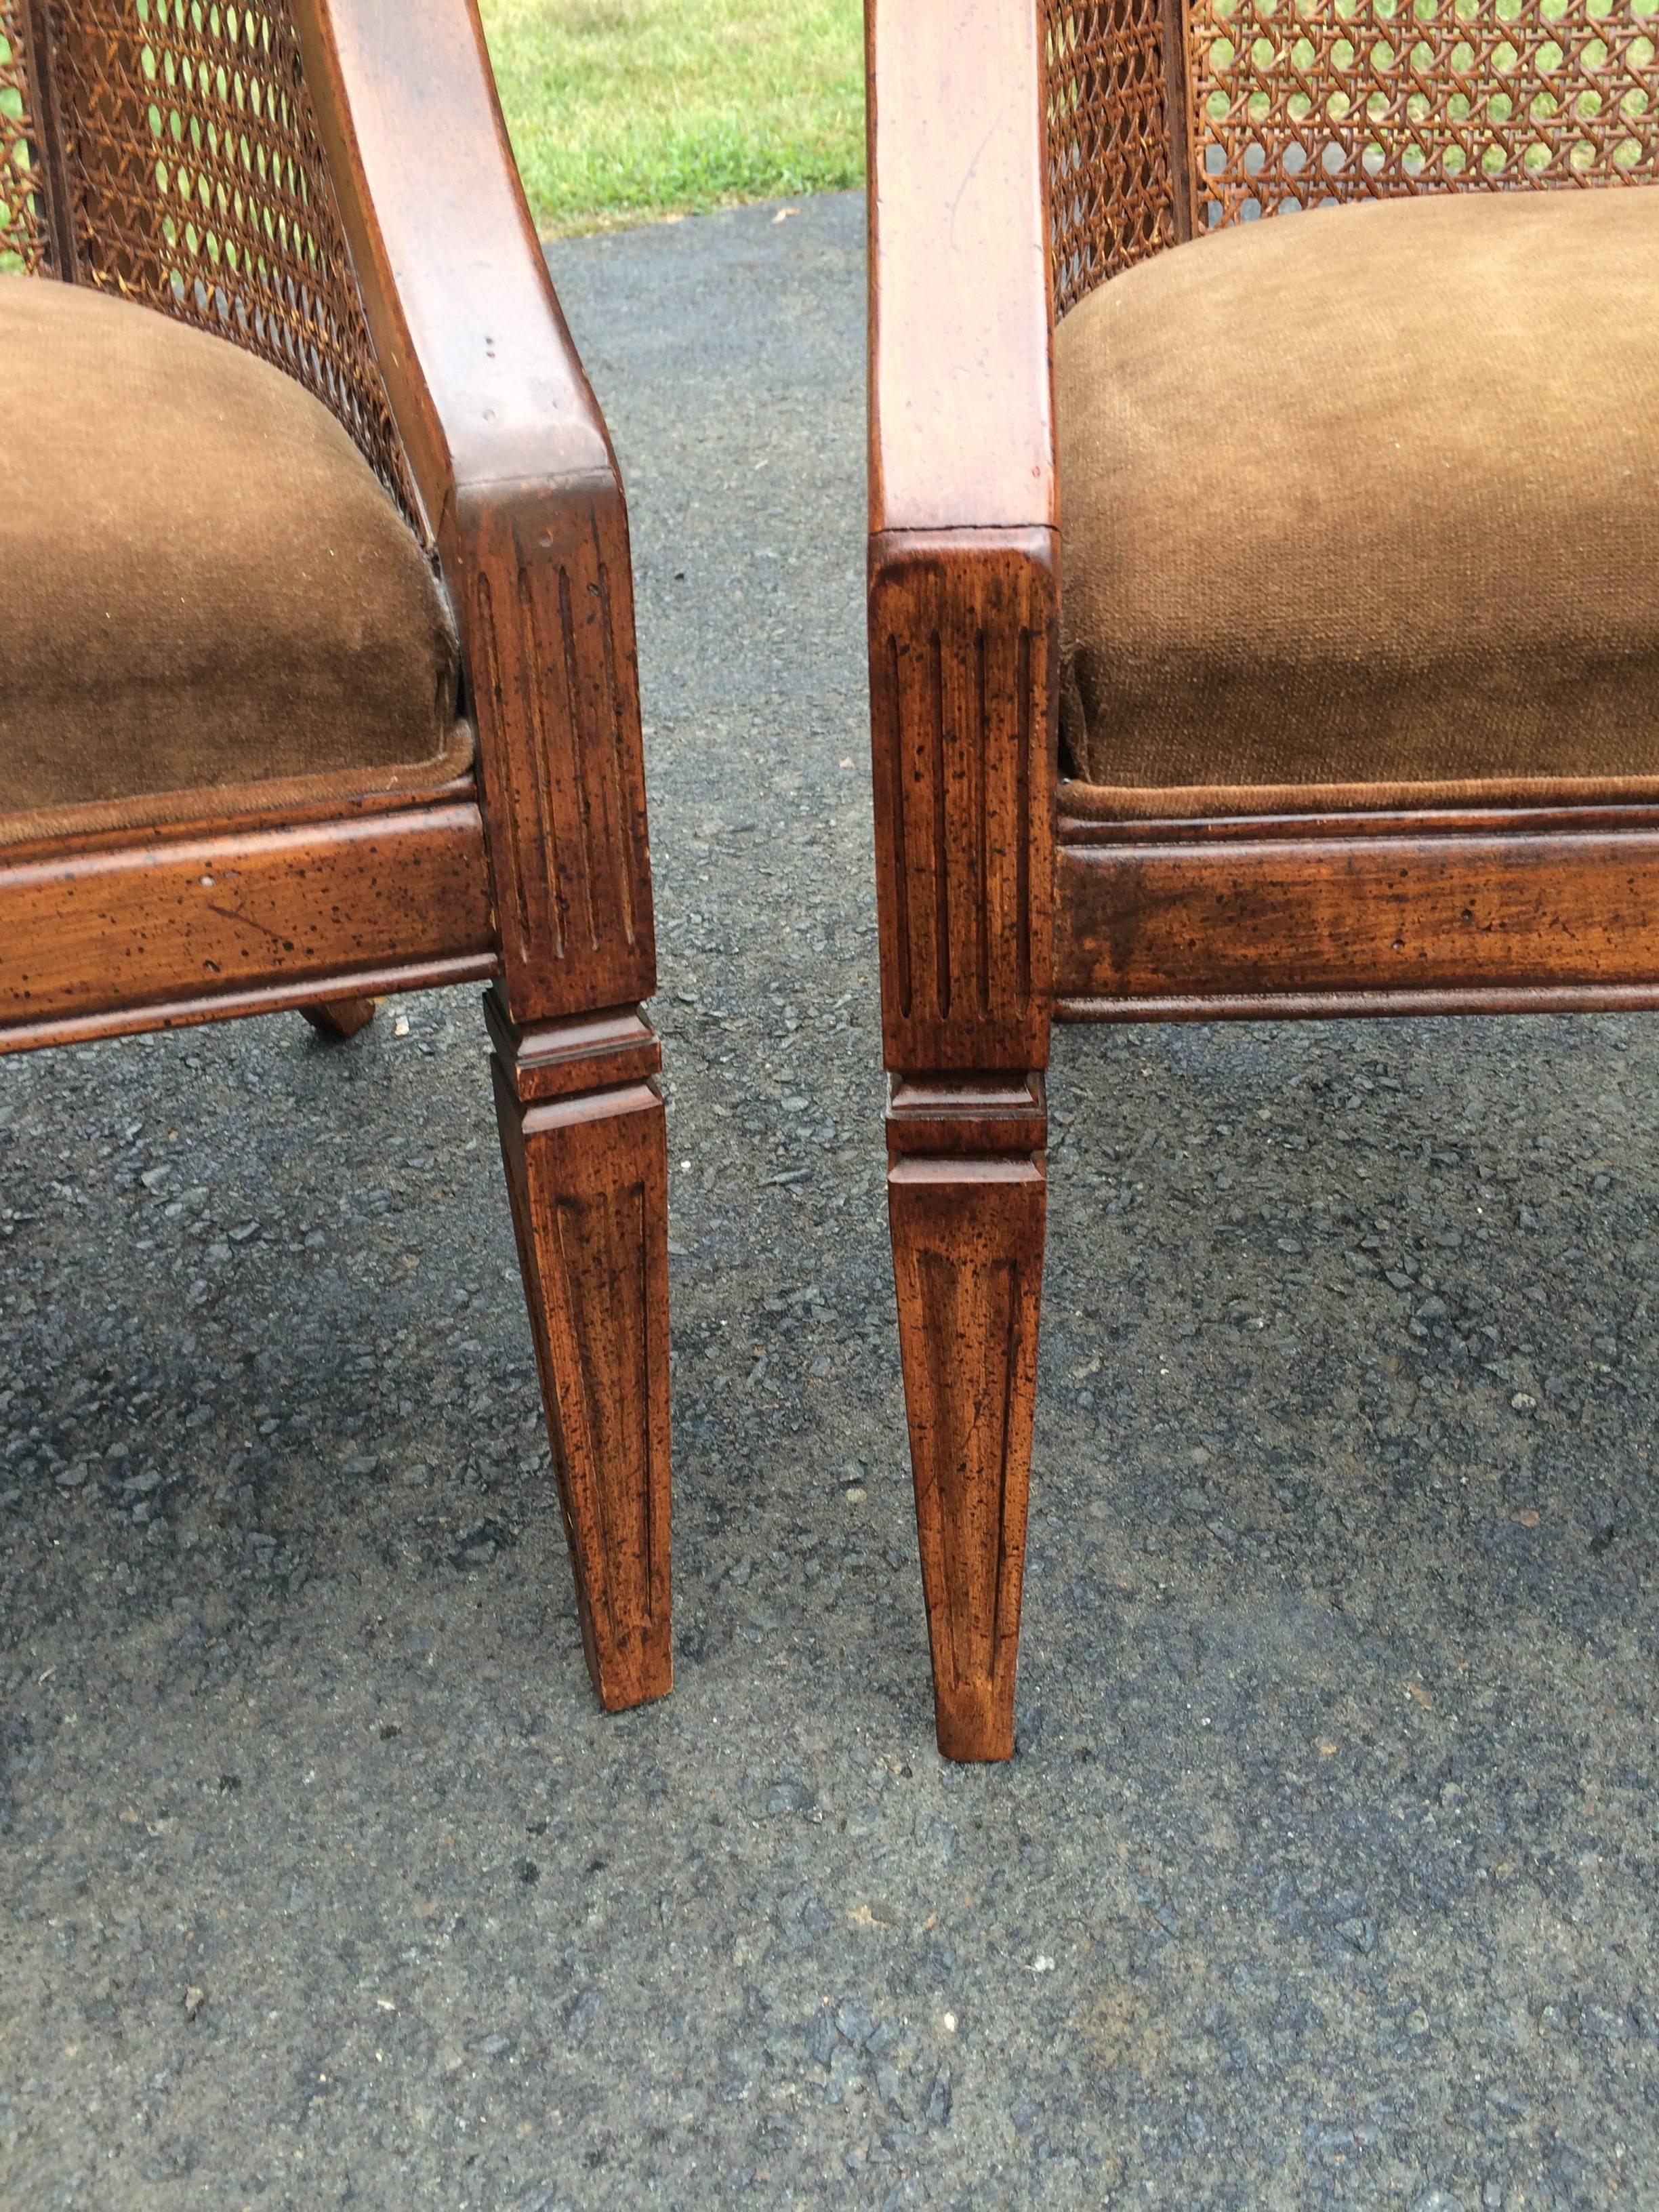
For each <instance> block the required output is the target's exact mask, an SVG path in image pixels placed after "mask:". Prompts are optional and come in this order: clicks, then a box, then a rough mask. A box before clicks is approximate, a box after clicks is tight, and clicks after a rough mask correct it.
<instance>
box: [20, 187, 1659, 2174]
mask: <svg viewBox="0 0 1659 2212" xmlns="http://www.w3.org/2000/svg"><path fill="white" fill-rule="evenodd" d="M552 259H553V265H554V268H555V270H556V276H557V278H558V280H559V283H560V285H561V289H562V294H563V297H564V300H565V302H566V306H567V308H568V313H569V316H570V319H571V322H572V324H573V326H574V330H575V331H576V334H577V337H578V340H579V342H580V344H581V345H582V348H583V350H584V353H585V356H586V361H587V363H588V366H589V368H590V371H591V374H592V379H593V381H594V384H595V386H597V388H598V391H599V395H600V398H601V399H602V401H603V402H604V404H605V407H606V410H607V412H608V414H609V416H610V420H611V424H612V426H613V429H614V432H615V435H616V440H617V447H618V449H619V452H620V454H621V458H622V461H623V467H624V470H625V471H626V474H627V477H628V481H629V489H630V496H631V502H632V513H633V520H634V535H635V558H636V561H637V564H638V587H639V610H640V646H641V666H642V670H643V679H644V686H645V693H646V720H647V749H648V754H649V766H650V776H651V803H652V807H653V822H652V830H653V847H654V851H655V860H656V877H657V896H658V902H659V903H658V911H659V924H660V937H661V945H662V984H663V988H662V994H661V997H660V998H659V1000H658V1002H657V1012H658V1016H659V1021H660V1025H661V1028H662V1030H663V1035H664V1041H665V1054H666V1060H667V1067H668V1079H667V1080H668V1093H669V1097H670V1101H671V1104H670V1130H671V1146H672V1153H671V1158H672V1170H673V1171H672V1176H671V1187H672V1193H673V1240H674V1247H675V1255H676V1256H675V1258H674V1260H673V1297H674V1316H673V1340H674V1358H675V1370H674V1394H675V1406H674V1410H675V1420H676V1439H677V1451H676V1481H677V1486H678V1495H677V1503H676V1524H677V1525H676V1550H677V1560H676V1567H677V1588H676V1607H677V1613H678V1654H679V1658H678V1666H679V1686H678V1690H677V1692H676V1693H675V1695H674V1697H673V1698H672V1699H670V1700H668V1701H667V1702H666V1703H665V1704H662V1705H658V1706H655V1707H653V1708H652V1709H650V1710H648V1711H643V1712H640V1713H636V1714H633V1715H630V1716H627V1717H620V1718H615V1719H606V1718H605V1717H603V1716H602V1715H601V1714H600V1713H599V1711H597V1710H596V1708H595V1705H594V1704H593V1701H592V1696H591V1693H590V1692H589V1689H588V1686H587V1682H586V1675H585V1673H584V1670H583V1667H582V1662H581V1655H580V1644H579V1640H578V1635H577V1627H576V1619H575V1612H574V1601H573V1599H572V1594H571V1587H570V1579H569V1574H568V1568H567V1565H566V1562H565V1557H564V1549H563V1543H562V1536H561V1533H560V1528H559V1519H558V1514H557V1512H556V1509H555V1506H554V1504H553V1499H552V1493H551V1486H550V1477H549V1469H548V1455H547V1450H546V1447H545V1443H544V1436H543V1430H542V1421H541V1412H540V1407H539V1403H538V1395H537V1390H536V1386H535V1380H534V1376H533V1372H532V1362H531V1352H530V1340H529V1334H528V1328H527V1325H526V1319H525V1316H524V1311H523V1308H522V1304H521V1301H520V1291H519V1287H518V1278H517V1272H516V1268H515V1267H514V1264H513V1244H512V1237H511V1231H510V1227H509V1224H508V1218H507V1204H506V1199H505V1194H504V1192H503V1188H502V1184H501V1168H500V1163H499V1159H498V1157H497V1153H496V1149H495V1130H494V1125H493V1121H492V1118H491V1112H490V1107H489V1093H488V1086H487V1082H486V1076H485V1067H484V1046H483V1021H482V1018H481V1015H480V1012H479V1009H478V1006H477V994H474V993H469V992H463V993H457V994H447V995H441V996H432V997H428V998H422V999H417V1000H412V1001H410V1002H407V1003H404V1004H400V1005H393V1006H387V1007H386V1009H385V1010H384V1011H383V1012H382V1014H381V1016H380V1019H379V1020H378V1021H377V1022H376V1023H375V1024H374V1027H373V1029H372V1030H369V1031H368V1032H366V1033H365V1034H364V1035H363V1036H361V1037H360V1038H358V1039H356V1041H355V1042H351V1043H350V1044H349V1045H345V1046H332V1047H331V1046H328V1045H325V1044H323V1043H322V1042H319V1040H317V1039H316V1038H314V1037H313V1036H312V1035H311V1033H310V1031H309V1030H307V1028H306V1027H305V1025H304V1024H302V1023H301V1021H300V1019H299V1018H297V1017H289V1018H282V1019H278V1020H273V1021H265V1022H261V1023H248V1024H238V1025H233V1026H229V1027H227V1028H224V1029H220V1030H196V1031H192V1032H191V1033H189V1034H186V1035H180V1036H172V1037H162V1038H149V1039H143V1040H138V1041H133V1042H124V1043H119V1044H111V1045H100V1046H98V1047H96V1048H88V1049H85V1050H77V1051H70V1052H62V1053H57V1054H46V1055H40V1056H38V1057H33V1058H24V1059H21V1060H11V1061H9V1062H7V1063H4V1064H3V1065H0V2204H3V2206H4V2207H5V2208H6V2212H47V2208H59V2207H61V2208H69V2207H76V2208H81V2207H85V2208H88V2212H106V2208H107V2212H127V2209H128V2208H134V2212H175V2208H177V2212H185V2208H186V2207H196V2206H207V2207H215V2208H218V2207H225V2208H241V2207H244V2206H246V2207H255V2208H260V2212H264V2208H271V2212H275V2209H276V2208H287V2207H294V2208H312V2207H317V2206H331V2205H337V2204H347V2203H349V2204H353V2205H360V2206H364V2207H372V2208H380V2207H386V2208H388V2209H389V2212H390V2208H406V2207H410V2206H421V2207H424V2206H434V2207H444V2208H449V2207H455V2208H463V2207H477V2208H486V2209H487V2212H589V2208H602V2207H603V2208H609V2207H613V2206H622V2207H628V2206H633V2205H636V2204H638V2205H661V2206H663V2207H665V2208H666V2207H675V2206H678V2207H683V2208H688V2212H689V2208H693V2207H702V2206H714V2205H720V2206H724V2205H727V2204H737V2205H746V2204H751V2203H752V2204H755V2205H757V2206H766V2207H772V2206H775V2207H780V2208H782V2207H789V2206H809V2205H810V2206H819V2205H823V2206H845V2207H848V2208H860V2212H861V2209H862V2208H866V2207H868V2208H872V2212H887V2208H896V2207H909V2206H923V2205H927V2206H939V2207H949V2208H961V2212H969V2208H972V2212H993V2208H999V2207H1024V2206H1054V2207H1073V2206H1077V2207H1085V2208H1086V2207H1095V2206H1101V2205H1106V2204H1111V2205H1121V2206H1128V2205H1131V2204H1133V2205H1136V2206H1154V2207H1158V2208H1163V2209H1164V2212H1222V2208H1232V2209H1233V2212H1261V2208H1267V2212H1278V2208H1299V2207H1303V2206H1310V2207H1324V2206H1353V2207H1362V2208H1367V2212H1369V2208H1375V2207H1386V2208H1398V2212H1500V2208H1501V2212H1522V2208H1527V2209H1528V2212H1545V2208H1559V2212H1568V2208H1571V2212H1580V2209H1581V2208H1583V2209H1584V2212H1589V2208H1599V2207H1602V2206H1607V2207H1613V2206H1628V2207H1632V2208H1634V2212H1644V2208H1652V2207H1654V2206H1656V2205H1659V1979H1656V1973H1655V1889H1654V1875H1655V1857H1656V1850H1659V1784H1656V1777H1659V1747H1656V1741H1655V1708H1656V1668H1659V1651H1656V1635H1655V1620H1654V1605H1655V1580H1656V1551H1655V1511H1654V1482H1653V1472H1652V1466H1651V1457H1650V1455H1651V1449H1652V1437H1653V1433H1654V1431H1653V1419H1652V1412H1651V1407H1652V1401H1653V1387H1654V1381H1655V1375H1654V1368H1655V1344H1654V1303H1655V1300H1656V1298H1659V1228H1656V1170H1655V1161H1656V1132H1655V1127H1654V1124H1655V1119H1656V1109H1655V1102H1656V1098H1659V1028H1656V1026H1655V1025H1654V1024H1650V1023H1644V1022H1643V1021H1641V1020H1639V1019H1636V1018H1622V1017H1608V1018H1595V1019H1580V1020H1559V1019H1555V1020H1551V1019H1538V1020H1510V1021H1507V1022H1498V1021H1467V1022H1462V1023H1459V1024H1451V1023H1446V1022H1424V1023H1419V1024H1415V1025H1409V1026H1407V1025H1401V1024H1371V1025H1364V1024H1338V1025H1334V1026H1323V1027H1322V1026H1317V1025H1309V1026H1304V1027H1300V1028H1297V1027H1232V1028H1219V1027H1218V1028H1168V1029H1161V1030H1106V1031H1093V1032H1088V1031H1083V1032H1079V1031H1071V1032H1066V1033H1062V1034H1060V1036H1059V1037H1058V1038H1057V1040H1056V1048H1055V1066H1054V1079H1053V1084H1052V1097H1053V1103H1054V1152H1053V1154H1052V1158H1051V1172H1052V1200H1051V1209H1050V1221H1051V1229H1050V1242H1049V1260H1048V1299H1047V1305H1046V1311H1045V1316H1044V1339H1043V1347H1042V1391H1041V1401H1040V1405H1039V1410H1038V1428H1037V1443H1036V1470H1035V1482H1034V1507H1033V1516H1032V1538H1031V1552H1030V1579H1029V1583H1028V1586H1027V1593H1026V1611H1025V1640H1024V1669H1023V1674H1022V1678H1021V1680H1022V1721H1021V1727H1020V1750H1019V1754H1018V1757H1017V1758H1016V1759H1015V1760H1014V1761H1013V1763H1012V1765H1011V1766H1008V1767H1005V1768H1000V1769H973V1770H963V1769H955V1768H951V1767H949V1766H946V1765H943V1764H942V1763H941V1762H940V1760H939V1758H938V1757H937V1755H936V1753H935V1752H934V1750H933V1740H932V1726H931V1703H930V1694H929V1683H928V1672H927V1645H926V1639H925V1634H924V1626H923V1619H922V1611H921V1595H920V1587H919V1582H918V1577H917V1570H916V1563H915V1534H914V1529H913V1524H912V1519H911V1508H910V1500H909V1492H908V1468H907V1459H906V1451H905V1445H904V1431H903V1414H902V1400H901V1394H900V1389H899V1380H898V1355H897V1346H896V1337H895V1328H894V1316H893V1304H892V1296H891V1288H890V1273H889V1265H888V1255H887V1246H886V1237H885V1228H884V1205H883V1198H882V1169H883V1159H882V1152H881V1143H880V1132H879V1121H878V1115H879V1110H880V1106H881V1102H882V1086H881V1082H880V1079H879V1074H878V1057H879V1055H878V1042H877V1025H876V964H875V947H874V915H873V908H872V890H871V884H872V872H871V860H870V806H869V775H868V763H867V740H866V713H865V679H864V668H863V658H862V656H863V639H862V562H863V555H862V526H863V416H864V404H863V399H864V384H863V378H864V370H863V356H862V336H861V328H862V292H863V270H862V252H861V210H860V206H859V204H857V203H856V202H855V201H854V200H851V199H829V200H823V201H818V202H808V203H806V204H803V205H801V206H800V207H799V210H796V211H794V212H793V213H790V214H787V216H786V215H783V214H781V211H779V210H773V209H770V208H763V209H751V210H744V211H743V212H740V213H736V214H732V215H726V216H717V217H713V218H708V219H706V220H701V221H696V222H684V223H680V224H675V225H670V226H665V227H664V228H659V229H654V230H649V231H642V232H638V233H634V234H625V235H621V236H612V237H610V238H606V239H604V240H586V241H580V242H573V243H567V244H563V245H561V246H558V247H556V249H554V251H553V254H552Z"/></svg>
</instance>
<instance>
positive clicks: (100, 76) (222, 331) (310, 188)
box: [53, 0, 418, 517]
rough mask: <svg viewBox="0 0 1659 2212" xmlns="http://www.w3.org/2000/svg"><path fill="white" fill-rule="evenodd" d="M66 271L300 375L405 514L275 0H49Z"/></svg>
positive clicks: (308, 117)
mask: <svg viewBox="0 0 1659 2212" xmlns="http://www.w3.org/2000/svg"><path fill="white" fill-rule="evenodd" d="M53 4H54V13H53V42H54V65H55V69H56V72H57V92H58V101H59V105H60V107H61V109H62V112H63V114H64V137H65V140H66V142H67V143H66V148H65V152H66V155H67V161H68V167H69V173H70V190H71V194H72V198H73V216H74V225H75V238H76V257H77V263H78V267H77V270H76V274H77V275H78V276H80V277H81V278H82V280H83V281H86V282H89V283H93V284H95V285H98V286H99V287H100V288H101V289H105V290H106V291H112V292H118V293H119V294H121V295H123V296H124V297H125V298H128V299H132V300H139V301H144V302H145V303H146V304H147V305H149V306H150V307H159V308H161V309H163V310H164V311H165V312H167V313H169V314H172V315H173V316H176V317H178V318H179V319H180V320H182V321H185V322H187V323H194V324H196V325H198V326H199V327H200V328H202V329H204V330H208V331H214V332H216V334H217V335H218V336H220V337H226V338H229V339H230V340H232V341H233V342H234V343H236V344H238V345H240V346H244V347H246V349H248V351H250V352H252V353H255V354H258V355H261V356H264V358H265V359H266V360H268V361H270V362H275V363H276V366H277V367H278V368H283V369H286V370H287V371H288V373H289V375H290V376H292V377H294V378H295V379H296V380H297V381H298V382H299V383H301V384H302V385H304V386H306V387H307V389H308V390H309V391H311V392H314V393H315V394H316V396H317V397H318V398H319V399H321V400H322V401H323V402H324V403H325V404H326V405H327V406H328V407H329V408H330V409H331V410H332V412H333V413H334V414H335V415H336V416H338V418H339V420H340V421H341V422H343V424H344V425H345V427H346V428H347V429H348V430H349V432H350V433H351V435H352V436H353V438H354V439H355V440H356V442H357V444H358V446H359V447H360V448H361V449H362V452H363V453H364V454H365V455H366V456H367V457H368V460H369V461H370V462H371V463H372V464H373V465H374V469H375V470H376V471H377V473H378V474H379V475H380V478H381V480H382V481H383V482H384V483H386V486H387V487H388V489H391V490H392V493H393V494H394V495H395V496H396V497H397V498H398V501H399V503H400V504H401V505H402V506H403V507H404V510H405V512H406V513H409V514H410V516H411V517H412V516H414V515H416V513H418V507H417V505H416V500H415V496H414V493H413V490H412V488H411V485H410V478H409V474H408V469H407V465H406V464H405V461H404V454H403V448H402V446H401V443H400V441H399V440H398V431H397V428H396V425H395V423H394V422H393V421H392V410H391V407H390V405H389V404H388V402H387V399H386V388H385V386H384V384H383V382H382V380H381V378H380V370H379V368H378V367H377V365H376V363H375V360H374V349H373V345H372V343H371V341H370V338H369V334H368V323H367V321H366V319H365V317H364V314H363V308H362V301H361V300H360V298H359V296H358V293H357V286H356V277H355V276H354V275H353V273H352V269H351V263H350V259H349V254H348V252H347V249H346V244H345V239H344V234H343V231H342V228H341V224H340V217H339V213H338V210H337V206H336V204H335V199H334V194H333V189H332V187H331V184H330V181H329V176H328V170H327V166H326V163H325V160H324V156H323V152H322V148H321V146H320V144H319V141H318V137H317V131H316V125H315V120H314V118H313V111H312V106H311V100H310V97H309V95H308V94H307V89H306V84H305V77H304V72H303V70H302V66H301V54H300V46H299V40H298V38H297V36H296V34H295V28H294V24H293V21H292V17H291V12H290V8H289V0H257V4H252V5H244V4H241V0H235V4H228V0H53Z"/></svg>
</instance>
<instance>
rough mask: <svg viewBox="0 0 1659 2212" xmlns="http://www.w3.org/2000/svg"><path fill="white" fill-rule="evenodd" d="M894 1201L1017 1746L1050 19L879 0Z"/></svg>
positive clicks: (951, 1526) (872, 618) (877, 331)
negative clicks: (1045, 39)
mask: <svg viewBox="0 0 1659 2212" xmlns="http://www.w3.org/2000/svg"><path fill="white" fill-rule="evenodd" d="M867 21H868V39H867V49H866V51H867V57H868V70H869V88H870V98H869V106H868V112H869V118H870V286H871V301H870V395H871V407H870V597H869V624H870V632H869V635H870V710H871V744H872V763H873V769H874V779H875V817H876V886H877V905H878V919H879V925H880V941H881V993H882V1043H883V1050H884V1057H885V1059H886V1062H887V1066H888V1067H889V1069H890V1071H891V1072H892V1074H893V1085H892V1097H891V1103H890V1109H889V1113H888V1118H887V1139H888V1147H889V1152H890V1163H891V1164H890V1172H889V1176H888V1210H889V1218H890V1226H891V1231H892V1239H893V1263H894V1273H895V1277H896V1285H897V1291H898V1310H899V1331H900V1336H901V1340H902V1346H903V1354H904V1379H905V1396H906V1401H907V1405H908V1413H909V1426H910V1457H911V1465H912V1468H913V1471H914V1474H915V1486H916V1522H917V1528H918V1532H919V1535H920V1541H921V1559H922V1578H923V1583H924V1587H925V1589H926V1591H927V1615H928V1629H929V1634H930V1637H931V1639H932V1644H933V1681H934V1691H935V1708H936V1715H937V1723H938V1730H939V1747H940V1749H941V1750H942V1751H944V1752H945V1753H946V1754H947V1755H949V1756H950V1757H952V1758H957V1759H1006V1758H1007V1757H1009V1755H1010V1754H1011V1753H1012V1749H1013V1711H1014V1704H1013V1701H1014V1663H1015V1655H1016V1647H1017V1642H1018V1630H1019V1603H1020V1588H1021V1576H1022V1569H1023V1562H1024V1543H1025V1513H1026V1498H1027V1492H1028V1489H1029V1481H1030V1446H1031V1419H1032V1410H1033V1402H1034V1400H1033V1394H1034V1390H1035V1387H1036V1327H1037V1302H1038V1297H1039V1292H1040V1287H1041V1279H1042V1237H1043V1218H1044V1216H1043V1199H1044V1187H1045V1186H1044V1178H1043V1167H1042V1157H1043V1146H1044V1141H1045V1138H1044V1131H1045V1127H1046V1123H1045V1115H1044V1109H1043V1103H1042V1074H1041V1070H1042V1068H1043V1067H1044V1066H1046V1065H1047V1063H1048V1028H1049V1021H1050V1017H1051V1012H1052V1004H1053V991H1052V974H1051V969H1052V918H1053V911H1054V784H1055V725H1056V705H1057V702H1056V695H1055V666H1056V655H1057V637H1058V632H1057V622H1056V609H1057V598H1058V550H1059V549H1058V541H1057V538H1056V534H1055V526H1056V524H1057V521H1058V519H1059V518H1058V510H1057V502H1056V496H1055V485H1054V420H1053V415H1054V410H1053V392H1052V376H1051V372H1050V367H1049V360H1048V246H1047V217H1046V210H1045V205H1044V174H1045V172H1044V165H1043V149H1042V36H1041V32H1040V28H1039V25H1038V21H1037V15H1036V9H1035V7H1012V8H1010V7H1007V6H1006V5H1004V4H1002V0H868V13H867Z"/></svg>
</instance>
